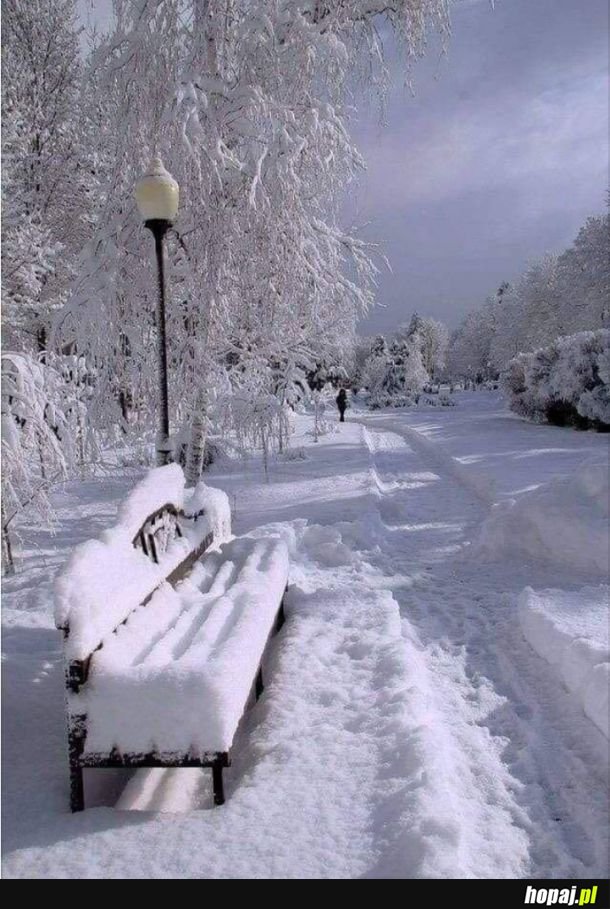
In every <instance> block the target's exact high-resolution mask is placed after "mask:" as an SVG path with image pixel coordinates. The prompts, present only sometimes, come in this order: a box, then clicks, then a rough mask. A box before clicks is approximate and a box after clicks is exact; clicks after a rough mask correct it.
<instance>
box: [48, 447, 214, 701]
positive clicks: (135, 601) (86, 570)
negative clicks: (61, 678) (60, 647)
mask: <svg viewBox="0 0 610 909" xmlns="http://www.w3.org/2000/svg"><path fill="white" fill-rule="evenodd" d="M230 533H231V519H230V509H229V502H228V499H227V496H226V495H225V494H224V493H223V492H221V491H220V490H217V489H211V488H210V487H207V486H206V485H205V484H203V483H200V484H199V485H198V486H197V487H196V488H195V490H185V484H184V474H183V472H182V469H181V468H180V467H179V466H178V465H177V464H168V465H167V466H165V467H158V468H155V469H154V470H151V471H149V473H148V474H147V475H146V477H144V479H143V480H141V481H140V482H139V483H138V484H137V485H136V486H135V488H134V489H133V490H132V491H131V493H130V494H129V496H128V497H127V499H126V500H125V502H124V503H123V504H122V505H121V507H120V508H119V510H118V514H117V520H116V523H115V525H114V526H113V527H111V528H110V529H109V530H106V531H104V533H102V535H101V536H100V537H99V538H98V539H96V540H89V541H87V542H86V543H83V544H81V545H80V546H78V547H77V548H76V549H75V551H74V553H73V555H72V557H71V558H70V559H69V560H68V562H67V564H66V566H65V567H64V569H63V570H62V571H61V572H60V574H59V576H58V578H57V581H56V585H55V623H56V625H57V627H58V628H59V629H61V630H62V631H63V634H64V648H65V655H66V660H67V663H68V670H67V671H68V683H69V686H70V687H71V688H72V689H73V690H78V687H79V686H80V685H82V684H83V683H84V681H85V680H86V678H87V673H88V669H89V662H90V659H91V655H92V654H93V652H94V651H95V650H97V649H99V647H101V646H102V645H103V642H104V639H105V638H106V637H107V636H108V635H110V634H112V633H113V632H114V631H116V629H117V628H118V627H119V626H120V625H121V624H123V623H124V622H125V621H127V619H128V617H129V614H130V613H131V612H132V611H133V610H134V609H136V608H137V607H138V606H140V605H142V604H144V603H146V602H147V601H148V600H149V599H150V598H151V596H152V594H153V593H154V591H155V590H156V589H157V588H158V587H159V586H160V585H161V584H163V583H164V582H166V581H169V582H170V583H176V582H177V581H178V580H180V579H181V578H182V577H184V576H185V574H186V573H187V572H188V571H189V570H190V568H191V567H192V565H193V564H194V562H195V561H196V560H197V559H198V558H199V557H200V556H201V555H202V554H203V552H204V551H205V550H206V549H207V548H208V547H209V546H210V545H211V544H212V542H217V543H220V542H223V541H224V540H225V539H228V537H229V536H230Z"/></svg>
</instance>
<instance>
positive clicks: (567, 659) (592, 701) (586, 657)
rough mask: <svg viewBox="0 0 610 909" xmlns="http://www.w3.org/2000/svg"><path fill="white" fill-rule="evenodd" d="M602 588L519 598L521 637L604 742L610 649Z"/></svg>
mask: <svg viewBox="0 0 610 909" xmlns="http://www.w3.org/2000/svg"><path fill="white" fill-rule="evenodd" d="M609 596H610V588H608V587H607V586H606V585H605V584H600V585H599V586H596V587H584V588H582V589H581V590H575V591H571V592H567V591H564V590H540V591H535V590H532V588H531V587H526V588H525V590H524V591H523V592H522V594H521V596H520V598H519V618H520V621H521V627H522V629H523V633H524V635H525V637H526V638H527V640H528V641H529V643H530V644H531V646H532V647H533V648H534V650H535V651H536V652H537V653H538V654H539V655H540V656H541V657H543V658H544V659H545V660H547V661H548V662H549V663H550V664H551V665H553V666H554V667H555V668H556V670H557V672H558V673H559V675H560V677H561V679H562V680H563V682H564V684H565V686H566V687H567V688H568V689H569V690H570V691H572V692H573V693H574V694H575V695H576V697H577V698H578V699H579V701H580V702H581V704H582V706H583V709H584V712H585V713H586V714H587V716H588V717H589V718H590V719H591V720H593V722H594V723H595V725H596V726H597V727H598V728H599V729H601V731H602V732H603V733H604V735H605V736H606V738H608V709H609V704H608V691H609V683H610V650H609V645H608V602H609Z"/></svg>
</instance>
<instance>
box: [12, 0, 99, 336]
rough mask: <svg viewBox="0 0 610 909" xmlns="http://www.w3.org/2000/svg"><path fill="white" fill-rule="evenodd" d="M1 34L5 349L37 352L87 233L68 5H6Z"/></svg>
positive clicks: (75, 53) (75, 43) (55, 1)
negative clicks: (22, 349) (7, 346)
mask: <svg viewBox="0 0 610 909" xmlns="http://www.w3.org/2000/svg"><path fill="white" fill-rule="evenodd" d="M2 25H3V42H2V122H3V134H2V165H3V174H2V183H3V218H2V227H3V241H4V242H3V245H2V281H3V304H4V324H5V328H6V331H7V335H6V341H7V343H9V344H16V345H18V346H19V347H25V348H28V349H30V350H38V351H44V350H46V347H47V341H48V338H47V336H48V330H49V325H50V320H51V315H52V312H53V311H54V310H56V309H57V308H58V307H59V306H61V305H62V304H63V303H64V302H65V299H66V293H67V289H68V286H69V283H70V281H71V280H72V278H73V275H74V271H73V269H74V265H75V262H76V258H77V256H78V253H79V252H80V248H81V247H82V244H83V243H84V241H85V239H86V235H87V230H88V219H87V210H88V197H87V192H88V190H87V188H86V186H87V181H86V180H85V177H90V175H91V174H90V171H91V168H90V161H89V158H88V154H87V152H86V151H84V148H86V146H84V145H83V144H82V138H83V134H82V123H81V117H80V113H81V111H80V102H79V97H80V95H79V92H80V85H81V75H82V64H81V54H80V46H79V27H78V24H77V12H76V0H5V2H4V3H3V4H2Z"/></svg>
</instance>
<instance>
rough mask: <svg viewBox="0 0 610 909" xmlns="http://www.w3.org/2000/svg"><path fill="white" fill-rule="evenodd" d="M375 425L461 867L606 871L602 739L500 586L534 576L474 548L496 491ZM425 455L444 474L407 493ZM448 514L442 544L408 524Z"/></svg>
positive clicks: (377, 470)
mask: <svg viewBox="0 0 610 909" xmlns="http://www.w3.org/2000/svg"><path fill="white" fill-rule="evenodd" d="M372 422H373V421H369V422H368V428H364V430H363V438H364V441H365V444H367V446H368V448H369V451H370V457H371V471H372V475H373V482H374V488H375V489H376V494H377V497H378V499H379V500H380V512H381V514H382V517H383V511H384V499H386V498H387V497H388V496H390V497H391V498H392V500H393V508H392V511H393V514H394V516H395V517H396V516H397V515H399V514H401V513H402V516H403V520H404V524H403V525H402V526H403V527H404V528H405V531H404V534H403V535H402V540H400V541H399V540H397V539H396V535H394V534H393V535H391V536H390V535H388V536H389V540H388V542H389V550H388V551H386V552H385V553H384V559H382V561H385V562H386V566H385V567H386V571H387V572H388V574H391V573H392V572H395V571H396V570H397V569H399V570H400V571H401V572H403V573H404V570H405V562H407V563H408V566H409V569H410V570H411V571H412V572H413V576H414V585H413V587H412V588H411V589H409V590H405V591H402V592H401V591H396V596H397V599H398V600H399V602H400V605H401V611H402V615H403V631H404V636H405V642H406V645H407V653H408V654H409V655H412V654H413V648H414V646H415V649H416V651H418V655H417V659H418V660H419V662H420V664H421V663H422V661H423V664H424V666H425V671H426V673H427V675H428V682H427V683H426V685H425V687H429V688H430V689H431V705H432V706H431V710H430V715H429V716H430V726H431V728H435V727H436V728H437V729H442V731H443V734H444V736H445V742H444V743H443V746H442V747H443V748H445V749H446V753H447V756H448V760H449V761H450V763H451V764H452V766H453V776H452V780H451V783H450V790H451V799H452V801H453V804H454V806H455V805H457V807H458V811H457V814H456V816H457V817H461V818H462V819H463V820H462V822H461V824H460V830H459V836H458V837H457V840H456V843H455V849H454V853H455V855H454V859H455V872H454V873H455V875H456V876H471V875H474V876H479V877H482V876H504V877H511V876H517V877H523V876H528V875H529V876H535V875H538V876H553V877H558V876H561V875H565V876H566V877H567V876H586V875H587V874H592V873H598V874H604V873H605V872H606V870H607V869H606V868H605V864H606V862H607V845H606V844H607V832H606V823H605V818H606V809H605V806H606V799H607V790H606V789H605V783H604V771H603V767H604V763H603V757H604V756H603V753H602V752H603V743H601V744H600V739H599V737H598V736H597V734H596V730H593V729H592V727H591V724H590V723H588V721H587V720H586V719H585V718H584V717H583V716H582V714H581V712H580V711H579V710H578V709H575V705H574V704H573V703H571V699H570V698H569V697H568V695H567V693H566V696H565V697H563V696H562V692H558V691H557V689H556V686H555V685H553V684H552V683H551V684H549V679H548V678H547V676H546V674H545V671H544V669H543V668H542V667H541V666H540V665H539V663H538V661H537V660H536V658H535V657H533V654H531V653H530V652H529V649H528V647H527V644H526V643H525V642H524V641H523V640H522V638H521V636H520V633H519V629H518V623H517V620H516V614H515V612H514V600H513V598H512V596H511V595H510V594H508V593H505V594H502V593H499V592H498V591H499V590H505V591H513V590H519V589H521V587H523V586H524V585H525V583H527V582H528V581H531V580H532V579H531V576H529V575H527V577H520V576H519V570H518V568H517V566H498V568H499V571H497V572H496V571H491V576H490V566H488V565H487V566H482V567H479V566H477V565H475V564H474V563H473V562H471V561H469V560H468V559H467V557H466V551H467V550H466V549H465V544H466V542H467V538H468V528H469V525H470V524H471V522H472V521H473V520H477V519H478V518H480V516H481V514H482V512H481V507H480V505H481V500H483V501H485V499H487V498H488V495H489V490H488V491H487V493H485V491H484V490H483V489H482V488H481V487H479V486H475V487H473V485H472V478H471V477H468V481H469V482H468V483H464V482H463V479H464V478H463V477H462V476H461V475H460V471H459V470H457V471H456V470H455V469H454V468H455V465H454V464H449V465H447V463H446V460H447V458H449V456H448V455H446V454H445V453H440V454H438V455H437V456H433V457H429V454H430V449H431V447H433V446H434V443H431V442H429V440H424V442H425V444H423V445H420V444H417V441H419V438H418V440H417V441H416V440H415V439H414V436H417V437H420V434H419V433H417V432H416V431H415V430H412V429H411V428H410V427H407V428H405V427H404V426H403V425H402V424H400V425H399V426H395V422H396V421H394V423H390V421H388V420H384V421H383V422H381V421H379V422H378V423H377V425H379V426H380V427H384V429H385V427H389V426H390V425H391V426H393V428H394V429H398V432H397V433H395V432H390V433H388V432H387V430H386V431H383V432H381V433H379V432H377V430H375V429H373V428H372V426H371V423H372ZM375 422H377V421H375ZM393 436H395V438H393ZM398 440H401V441H402V443H403V444H402V446H401V445H400V443H399V441H398ZM407 442H408V443H410V444H409V445H407V444H406V443H407ZM414 442H415V444H413V445H412V446H411V447H410V445H411V443H414ZM400 451H402V456H401V455H398V454H397V453H398V452H400ZM451 460H453V459H451ZM430 462H432V467H433V469H434V473H433V474H432V475H433V476H435V477H436V482H430V484H429V485H428V487H426V485H425V484H424V485H423V486H420V487H417V486H413V485H411V487H410V488H408V489H405V490H404V492H403V491H401V487H400V484H399V482H398V478H399V477H401V478H402V477H404V476H405V474H406V475H407V476H411V477H412V476H415V475H418V474H419V475H420V476H422V475H426V468H427V467H428V466H429V465H430ZM446 467H448V469H447V470H445V469H444V468H446ZM457 467H458V468H459V465H457ZM422 468H424V469H422ZM439 510H440V511H442V512H443V513H444V515H445V518H453V520H452V521H449V522H448V527H451V528H452V530H451V531H449V529H448V532H447V537H448V541H449V542H450V545H449V546H443V545H439V539H438V533H436V535H435V534H434V532H433V531H432V532H431V533H430V534H427V533H426V531H423V533H422V534H420V535H414V534H413V533H412V532H410V531H409V530H407V529H406V528H411V527H413V526H414V524H415V526H417V523H418V522H417V521H414V518H419V519H420V521H419V526H420V527H425V522H424V521H423V520H422V519H423V518H424V517H425V516H426V514H427V516H428V524H429V526H432V527H436V528H437V530H438V526H439V522H436V524H435V522H434V521H430V517H431V516H436V515H438V513H439ZM407 519H408V520H407ZM393 527H394V529H395V528H396V525H393ZM398 527H400V525H398ZM457 528H459V529H457ZM456 529H457V532H456ZM400 536H401V535H399V537H400ZM426 536H427V537H428V540H426ZM435 536H436V538H435ZM426 543H429V545H426ZM452 548H453V552H451V549H452ZM456 556H457V557H456ZM422 562H423V563H424V564H426V563H427V568H426V571H424V572H422V570H421V569H422ZM521 573H522V572H521ZM547 583H548V579H547ZM422 654H423V657H422ZM524 679H527V682H528V683H529V684H528V683H525V682H524V681H523V680H524ZM419 693H420V694H421V692H419ZM566 702H570V703H566ZM562 713H563V715H564V716H563V717H562ZM566 714H567V715H568V716H569V720H568V721H566V719H565V715H566ZM447 737H448V738H449V740H450V743H449V745H448V744H447ZM559 755H560V757H558V756H559Z"/></svg>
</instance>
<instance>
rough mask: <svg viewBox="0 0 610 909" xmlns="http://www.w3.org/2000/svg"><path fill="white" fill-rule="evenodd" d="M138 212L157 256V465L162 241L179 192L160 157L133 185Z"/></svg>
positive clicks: (165, 429)
mask: <svg viewBox="0 0 610 909" xmlns="http://www.w3.org/2000/svg"><path fill="white" fill-rule="evenodd" d="M135 195H136V202H137V204H138V209H139V212H140V214H141V216H142V218H143V220H144V226H145V227H147V228H148V229H149V230H150V232H151V233H152V235H153V237H154V239H155V254H156V257H157V278H158V285H159V293H158V298H157V357H158V364H159V404H160V413H159V432H158V436H157V465H158V466H160V467H162V466H163V465H164V464H167V463H168V462H169V460H170V451H171V449H170V442H169V395H168V387H167V342H166V334H165V269H164V261H163V238H164V236H165V234H166V233H167V231H168V229H169V228H170V227H171V225H172V224H173V222H174V220H175V218H176V215H177V214H178V199H179V190H178V184H177V183H176V181H175V180H174V178H173V177H172V175H171V174H170V173H169V172H168V171H166V170H165V168H164V167H163V162H162V161H161V158H153V160H152V161H151V163H150V167H149V168H148V171H147V172H146V173H145V174H144V176H143V177H141V178H140V180H138V183H137V185H136V192H135Z"/></svg>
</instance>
